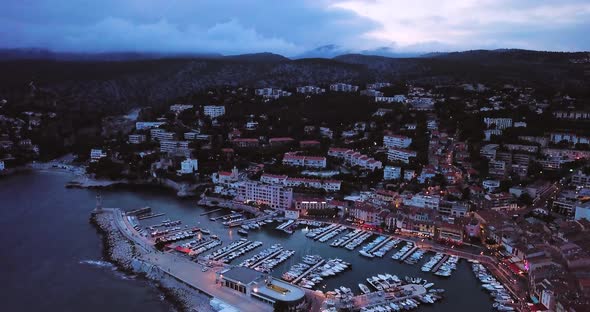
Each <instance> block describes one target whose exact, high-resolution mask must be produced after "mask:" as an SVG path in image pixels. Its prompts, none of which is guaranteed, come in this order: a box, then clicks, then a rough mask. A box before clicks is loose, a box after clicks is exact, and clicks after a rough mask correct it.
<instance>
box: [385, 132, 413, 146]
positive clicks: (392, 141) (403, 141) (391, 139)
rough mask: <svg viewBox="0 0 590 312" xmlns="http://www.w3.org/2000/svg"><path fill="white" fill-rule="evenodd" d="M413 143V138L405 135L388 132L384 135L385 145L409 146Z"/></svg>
mask: <svg viewBox="0 0 590 312" xmlns="http://www.w3.org/2000/svg"><path fill="white" fill-rule="evenodd" d="M410 144H412V138H410V137H407V136H405V135H396V134H388V135H384V136H383V146H386V147H397V148H407V147H408V146H410Z"/></svg>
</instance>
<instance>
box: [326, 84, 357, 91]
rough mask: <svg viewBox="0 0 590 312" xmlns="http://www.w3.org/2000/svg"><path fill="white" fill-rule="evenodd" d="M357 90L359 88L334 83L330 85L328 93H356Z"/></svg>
mask: <svg viewBox="0 0 590 312" xmlns="http://www.w3.org/2000/svg"><path fill="white" fill-rule="evenodd" d="M358 90H359V86H353V85H351V84H346V83H334V84H331V85H330V91H335V92H356V91H358Z"/></svg>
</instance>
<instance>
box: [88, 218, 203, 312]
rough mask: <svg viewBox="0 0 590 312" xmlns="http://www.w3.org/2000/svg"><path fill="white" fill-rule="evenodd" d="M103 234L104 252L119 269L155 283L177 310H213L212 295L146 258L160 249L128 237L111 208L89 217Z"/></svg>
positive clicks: (105, 256) (106, 257)
mask: <svg viewBox="0 0 590 312" xmlns="http://www.w3.org/2000/svg"><path fill="white" fill-rule="evenodd" d="M90 223H92V224H93V225H94V226H95V227H96V228H97V231H98V232H99V233H100V234H101V236H102V241H103V256H104V258H105V259H106V260H107V261H109V262H111V263H113V264H114V265H115V266H116V267H117V269H119V270H120V271H123V272H125V273H127V274H133V275H139V276H141V277H144V278H146V279H148V280H150V281H152V282H154V283H155V285H156V287H157V288H158V289H159V290H160V291H161V292H162V293H163V295H164V297H165V298H166V300H168V301H169V302H170V303H171V304H172V305H173V307H174V309H175V310H177V311H191V312H192V311H199V312H200V311H205V312H207V311H213V309H212V308H211V306H210V305H209V300H210V298H209V297H208V296H206V295H204V294H202V293H199V292H198V291H197V290H195V289H193V288H192V287H190V286H189V285H187V284H185V283H183V282H181V281H179V280H177V279H176V278H174V277H172V276H171V275H169V274H168V273H167V272H165V271H164V270H163V269H162V268H160V267H159V266H156V265H153V264H152V263H150V262H149V261H147V260H146V259H149V256H148V255H151V254H154V253H157V251H145V250H143V249H142V248H139V247H138V246H137V245H136V244H135V243H134V242H132V241H130V240H129V239H127V237H125V236H124V235H123V234H122V233H121V231H120V230H119V229H118V228H117V226H116V225H115V221H114V219H113V214H112V213H110V212H101V213H93V214H92V217H91V218H90Z"/></svg>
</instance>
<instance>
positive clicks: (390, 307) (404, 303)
mask: <svg viewBox="0 0 590 312" xmlns="http://www.w3.org/2000/svg"><path fill="white" fill-rule="evenodd" d="M418 305H420V302H418V301H416V299H413V298H407V299H402V300H398V301H396V302H385V303H379V304H376V305H373V306H370V307H364V308H362V309H361V312H390V311H402V310H412V309H415V308H417V307H418Z"/></svg>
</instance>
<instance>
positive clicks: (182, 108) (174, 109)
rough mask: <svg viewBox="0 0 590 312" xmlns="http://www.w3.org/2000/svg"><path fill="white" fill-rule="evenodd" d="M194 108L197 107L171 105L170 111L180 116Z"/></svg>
mask: <svg viewBox="0 0 590 312" xmlns="http://www.w3.org/2000/svg"><path fill="white" fill-rule="evenodd" d="M193 107H195V106H194V105H191V104H174V105H170V111H172V112H175V113H177V114H178V113H180V112H182V111H185V110H187V109H192V108H193Z"/></svg>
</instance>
